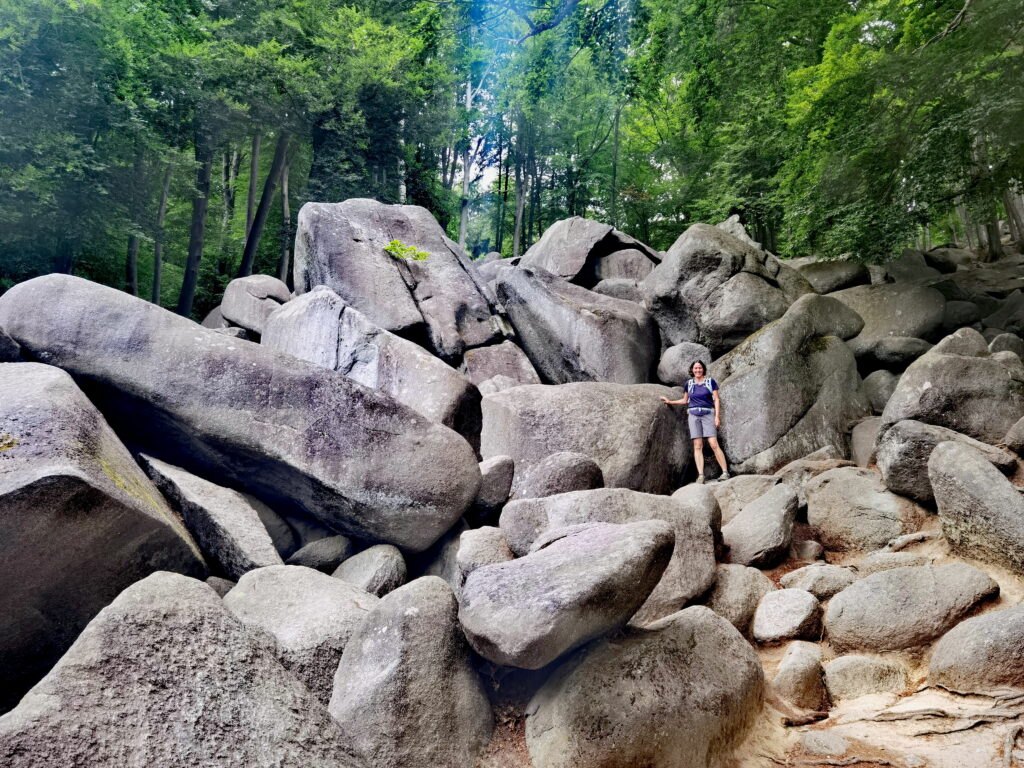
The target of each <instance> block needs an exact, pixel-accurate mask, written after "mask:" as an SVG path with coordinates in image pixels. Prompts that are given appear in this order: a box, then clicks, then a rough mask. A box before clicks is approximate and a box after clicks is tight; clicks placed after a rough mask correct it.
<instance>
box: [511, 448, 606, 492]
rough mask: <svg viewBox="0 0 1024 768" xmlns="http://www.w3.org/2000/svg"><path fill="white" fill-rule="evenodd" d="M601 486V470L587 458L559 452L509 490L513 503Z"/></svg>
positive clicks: (602, 477) (541, 461)
mask: <svg viewBox="0 0 1024 768" xmlns="http://www.w3.org/2000/svg"><path fill="white" fill-rule="evenodd" d="M603 486H604V475H602V474H601V468H600V467H599V466H598V465H597V463H596V462H595V461H594V460H593V459H591V458H590V457H589V456H584V455H583V454H582V453H575V452H573V451H559V452H558V453H553V454H551V455H550V456H547V457H545V458H543V459H541V460H540V461H538V462H537V463H536V464H534V465H533V466H532V467H531V468H530V471H529V473H528V474H526V475H524V476H523V477H522V478H521V479H520V480H519V482H518V483H517V484H516V487H515V488H514V489H513V492H512V498H513V499H537V498H540V497H542V496H554V495H555V494H556V493H569V492H570V491H589V490H593V489H594V488H602V487H603Z"/></svg>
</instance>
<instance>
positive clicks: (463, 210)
mask: <svg viewBox="0 0 1024 768" xmlns="http://www.w3.org/2000/svg"><path fill="white" fill-rule="evenodd" d="M464 106H465V107H466V115H467V116H468V115H469V113H470V111H471V110H472V109H473V81H472V80H470V79H469V78H468V77H467V78H466V100H465V105H464ZM469 176H470V170H469V137H468V136H467V137H466V144H465V146H464V147H463V148H462V197H461V198H460V200H459V247H460V248H462V249H463V250H465V249H466V220H467V219H468V218H469Z"/></svg>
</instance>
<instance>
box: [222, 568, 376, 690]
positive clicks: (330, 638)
mask: <svg viewBox="0 0 1024 768" xmlns="http://www.w3.org/2000/svg"><path fill="white" fill-rule="evenodd" d="M377 603H378V600H377V598H376V597H375V596H374V595H369V594H367V593H366V592H365V591H364V590H362V589H359V588H358V587H356V586H353V585H351V584H348V583H346V582H343V581H340V580H338V579H332V578H331V577H330V576H327V575H326V574H323V573H320V572H319V571H314V570H313V569H312V568H303V567H301V566H297V565H277V566H271V567H268V568H260V569H258V570H255V571H250V572H249V573H247V574H246V575H245V576H243V577H242V578H241V579H239V581H238V584H237V585H236V586H235V587H234V588H233V589H232V590H231V591H230V592H228V593H227V595H225V596H224V605H225V606H227V609H228V610H229V611H231V613H233V614H234V615H235V616H236V617H237V618H238V619H239V620H240V621H241V622H242V623H243V624H245V625H247V626H251V627H257V628H259V629H261V630H263V631H265V632H268V633H269V634H271V635H272V636H273V637H274V639H275V640H276V641H277V653H278V658H279V659H280V660H281V663H282V664H284V666H285V667H286V668H287V669H289V670H290V671H291V672H292V673H293V674H294V675H295V676H296V677H297V678H298V679H299V680H301V681H302V683H303V684H304V685H305V686H306V687H307V688H309V690H310V691H312V692H313V694H314V695H315V696H316V697H317V699H318V700H319V701H320V702H321V703H322V704H323V705H324V706H326V705H327V703H328V702H329V701H330V700H331V690H332V685H333V683H334V673H335V671H336V670H337V669H338V661H339V660H340V659H341V652H342V651H344V650H345V645H346V644H347V643H348V640H349V638H350V637H351V636H352V634H353V633H354V632H355V631H356V630H357V629H358V628H359V627H360V626H361V625H362V623H363V620H364V619H365V618H366V617H367V615H368V614H369V613H370V611H371V610H373V608H374V607H375V606H376V605H377Z"/></svg>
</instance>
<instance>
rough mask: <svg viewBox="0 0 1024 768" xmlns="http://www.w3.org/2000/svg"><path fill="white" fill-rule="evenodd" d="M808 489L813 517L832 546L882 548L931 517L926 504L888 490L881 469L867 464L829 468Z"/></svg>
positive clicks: (839, 548)
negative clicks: (926, 510) (864, 466)
mask: <svg viewBox="0 0 1024 768" xmlns="http://www.w3.org/2000/svg"><path fill="white" fill-rule="evenodd" d="M806 493H807V522H808V523H810V525H811V528H812V530H813V531H814V533H815V536H816V538H817V539H818V540H819V541H821V543H822V544H824V545H825V548H826V549H830V550H836V551H840V552H844V551H849V550H865V549H866V550H871V549H878V548H879V547H884V546H885V545H886V544H888V543H889V540H890V539H894V538H896V537H897V536H899V535H900V534H903V533H911V532H913V531H916V530H917V529H918V528H919V527H920V525H921V523H922V522H923V521H924V519H925V511H924V510H923V509H922V508H921V507H919V506H918V505H917V504H915V503H914V502H912V501H910V500H909V499H905V498H903V497H901V496H897V495H896V494H894V493H891V492H889V491H887V490H886V489H885V486H884V485H883V484H882V479H881V477H879V475H878V473H877V472H874V471H873V470H870V469H862V468H861V467H840V468H838V469H830V470H829V471H828V472H823V473H822V474H820V475H818V477H816V478H815V479H814V480H812V481H811V482H810V483H809V484H808V485H807V489H806Z"/></svg>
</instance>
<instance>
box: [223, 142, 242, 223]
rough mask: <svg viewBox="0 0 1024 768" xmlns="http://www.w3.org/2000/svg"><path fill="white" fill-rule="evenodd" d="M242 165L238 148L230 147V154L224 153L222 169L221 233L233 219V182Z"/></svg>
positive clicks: (236, 178)
mask: <svg viewBox="0 0 1024 768" xmlns="http://www.w3.org/2000/svg"><path fill="white" fill-rule="evenodd" d="M241 164H242V153H241V152H239V151H238V147H231V152H230V154H229V153H228V152H225V153H224V168H223V171H222V173H221V179H222V181H223V184H224V215H223V218H222V219H221V222H220V228H221V231H222V232H226V231H227V229H228V227H229V226H230V225H231V220H232V219H233V218H235V182H236V181H237V180H238V168H239V166H240V165H241Z"/></svg>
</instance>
